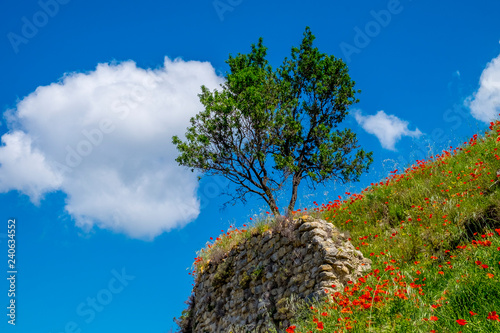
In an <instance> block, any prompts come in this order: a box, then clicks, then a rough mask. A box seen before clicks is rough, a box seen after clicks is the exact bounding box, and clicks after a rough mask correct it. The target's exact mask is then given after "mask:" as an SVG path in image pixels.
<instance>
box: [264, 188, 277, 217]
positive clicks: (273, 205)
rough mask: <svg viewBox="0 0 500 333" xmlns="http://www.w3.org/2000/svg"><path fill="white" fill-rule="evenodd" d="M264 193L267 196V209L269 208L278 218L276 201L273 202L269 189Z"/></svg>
mask: <svg viewBox="0 0 500 333" xmlns="http://www.w3.org/2000/svg"><path fill="white" fill-rule="evenodd" d="M264 191H265V193H266V195H267V203H268V204H269V208H271V212H272V213H273V214H274V216H276V217H278V216H280V211H279V209H278V206H277V205H276V200H274V196H273V193H272V192H271V190H270V189H269V188H266V189H265V190H264Z"/></svg>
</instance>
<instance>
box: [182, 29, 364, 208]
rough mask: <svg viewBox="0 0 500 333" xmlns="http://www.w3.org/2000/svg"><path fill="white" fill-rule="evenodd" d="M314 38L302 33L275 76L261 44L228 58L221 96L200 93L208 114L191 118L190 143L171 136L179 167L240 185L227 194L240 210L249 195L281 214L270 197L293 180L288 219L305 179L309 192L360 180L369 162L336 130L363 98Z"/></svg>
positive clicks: (352, 136) (350, 137)
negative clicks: (326, 184) (319, 186)
mask: <svg viewBox="0 0 500 333" xmlns="http://www.w3.org/2000/svg"><path fill="white" fill-rule="evenodd" d="M314 39H315V37H314V35H312V34H311V31H310V29H309V28H308V27H306V29H305V32H304V39H303V40H302V43H301V45H300V47H299V48H296V47H293V48H292V53H291V58H290V59H288V58H285V60H284V61H283V64H282V65H281V66H280V67H279V68H278V69H277V70H275V71H274V70H273V69H272V67H271V66H270V65H269V64H268V61H267V60H266V50H267V48H266V47H264V46H263V44H262V38H260V39H259V42H258V44H257V46H255V44H252V52H251V53H249V54H238V55H237V56H236V57H232V56H231V55H230V56H229V59H228V60H227V61H226V63H227V64H228V65H229V68H230V72H229V73H226V75H225V79H226V82H225V83H224V84H222V85H221V87H222V90H214V91H210V90H209V89H207V88H206V87H205V86H202V87H201V90H202V93H201V94H199V95H198V96H199V98H200V101H201V103H202V104H203V106H204V107H205V110H204V111H201V112H200V113H199V114H197V115H196V116H195V117H193V118H191V124H192V126H191V127H189V128H188V129H187V133H186V140H187V141H186V142H183V141H181V140H180V139H179V138H178V137H177V136H174V137H173V143H174V144H175V145H176V146H177V149H178V150H179V152H180V155H179V156H178V157H177V159H176V161H177V162H178V163H179V164H180V165H184V166H188V167H190V168H191V170H192V171H194V170H195V169H196V170H199V171H202V172H204V173H205V174H208V175H222V176H224V177H226V178H227V179H229V180H230V181H231V182H233V183H235V184H237V185H238V187H237V190H236V193H232V194H231V193H229V192H226V193H225V194H228V195H230V196H231V197H232V199H231V200H230V201H229V202H227V203H230V202H235V201H237V200H241V201H242V202H243V203H245V202H246V200H245V197H246V195H247V194H252V193H253V194H257V195H259V196H261V197H262V198H263V199H264V200H265V201H266V203H267V204H268V205H269V207H270V209H271V211H272V212H273V214H274V215H279V210H278V207H277V204H276V199H275V194H276V191H278V190H280V189H281V188H283V186H284V185H285V184H290V182H287V180H289V179H290V178H291V189H292V195H291V199H290V203H289V205H288V209H287V216H289V215H290V213H291V212H292V211H293V208H294V206H295V202H296V200H297V189H298V186H299V184H300V182H301V181H302V180H303V179H308V180H309V181H310V184H309V187H310V188H312V189H314V188H315V185H314V184H315V183H324V182H326V181H327V180H331V179H335V180H338V181H341V182H342V183H346V182H349V181H358V180H359V176H360V175H361V174H362V173H363V172H364V171H367V170H368V167H369V165H370V164H371V163H372V162H373V159H372V153H371V152H369V153H366V152H365V151H364V150H363V149H358V148H359V146H358V145H357V139H356V134H354V133H353V132H352V131H351V130H350V129H344V130H339V129H337V126H338V124H339V123H341V122H342V121H343V120H344V118H345V117H346V116H347V115H348V107H349V106H350V105H351V104H353V103H357V102H358V99H356V98H355V97H354V94H355V93H359V92H360V91H359V90H358V91H356V90H355V89H354V84H355V82H354V81H352V80H351V78H350V76H349V74H348V68H347V66H346V64H345V63H344V62H343V61H342V59H337V58H335V57H334V56H330V55H326V54H324V53H320V52H319V51H318V49H317V48H316V47H314V48H313V45H312V44H313V40H314ZM227 203H226V204H227Z"/></svg>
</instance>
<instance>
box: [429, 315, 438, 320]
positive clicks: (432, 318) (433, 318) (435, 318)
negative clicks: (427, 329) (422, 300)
mask: <svg viewBox="0 0 500 333" xmlns="http://www.w3.org/2000/svg"><path fill="white" fill-rule="evenodd" d="M429 319H430V320H432V321H437V320H438V317H436V316H431V317H430V318H429Z"/></svg>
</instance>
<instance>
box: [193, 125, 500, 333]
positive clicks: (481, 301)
mask: <svg viewBox="0 0 500 333" xmlns="http://www.w3.org/2000/svg"><path fill="white" fill-rule="evenodd" d="M498 132H500V122H497V123H496V124H495V125H492V126H490V131H488V132H486V133H485V134H484V135H483V136H477V135H475V136H474V137H473V138H471V139H470V140H469V141H468V142H465V143H464V144H463V145H461V146H460V147H458V148H455V149H452V148H450V149H449V150H448V151H445V152H443V153H441V154H438V155H435V156H431V157H429V158H428V159H427V160H425V161H417V163H416V164H415V165H413V166H411V167H409V168H407V169H406V170H398V171H394V172H393V173H391V174H390V176H388V177H387V178H385V179H384V180H382V181H381V182H379V183H377V184H372V185H371V186H370V187H369V188H367V189H365V190H363V191H362V192H361V193H360V194H350V193H346V194H347V195H348V196H349V197H348V199H346V200H343V201H340V200H335V201H330V202H328V203H323V204H321V205H319V204H318V205H317V206H316V207H314V208H311V209H309V210H307V212H308V215H314V216H318V217H321V218H323V219H325V220H327V221H329V222H331V223H333V224H334V225H335V226H336V227H337V228H339V229H340V230H343V231H345V230H348V231H349V232H350V235H351V242H352V243H353V245H354V246H355V247H356V248H357V249H359V250H360V251H361V252H362V253H363V255H364V256H365V257H367V258H370V259H372V261H373V264H372V271H371V272H370V273H369V274H367V275H366V276H365V277H364V278H362V279H360V280H359V281H353V283H352V284H350V285H348V286H347V287H346V288H345V290H344V292H342V293H337V294H335V295H330V296H329V297H328V298H327V299H326V300H322V301H321V302H318V303H315V304H312V305H311V304H309V305H308V306H307V308H306V307H302V309H301V311H299V312H298V314H297V317H296V320H295V321H294V322H293V326H295V327H293V326H292V327H290V328H289V330H288V331H289V332H304V333H305V332H317V331H320V330H321V327H323V331H325V332H433V330H434V331H435V332H464V333H465V332H500V321H498V320H495V318H496V317H495V315H494V314H495V313H493V311H497V312H499V313H500V283H499V279H500V182H497V179H500V178H498V177H497V170H499V169H500V156H499V155H500V142H499V141H497V140H498V139H497V138H498V137H499V136H498ZM295 213H296V214H298V215H300V214H303V213H304V211H302V210H298V211H297V212H295ZM273 223H274V222H273V221H272V219H270V218H266V219H260V220H258V221H257V222H256V223H255V224H254V225H252V226H247V228H246V229H243V230H239V229H234V228H232V229H231V230H230V231H228V232H227V233H225V234H224V235H221V236H220V237H218V239H217V240H216V241H215V242H212V243H210V244H207V247H206V248H205V249H203V250H201V251H200V252H199V257H198V258H197V260H196V262H195V266H196V268H195V270H194V271H193V274H194V275H195V278H196V275H197V274H199V273H200V272H202V271H203V269H204V267H205V266H206V264H207V262H209V261H215V262H217V261H218V260H220V259H221V258H222V257H223V256H224V254H225V253H227V252H228V251H229V250H230V249H231V248H232V247H234V246H236V245H237V244H238V243H239V242H241V241H242V240H243V239H244V238H246V237H249V235H252V234H255V233H262V232H266V230H268V229H272V228H273ZM495 229H497V230H495ZM471 312H472V313H473V315H472V314H471ZM488 317H489V318H490V319H488ZM457 320H458V322H457ZM460 320H465V322H466V323H465V324H464V325H460V324H459V322H460Z"/></svg>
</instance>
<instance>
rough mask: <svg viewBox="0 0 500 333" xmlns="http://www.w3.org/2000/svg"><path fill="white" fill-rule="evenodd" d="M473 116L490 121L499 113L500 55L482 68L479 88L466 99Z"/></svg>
mask: <svg viewBox="0 0 500 333" xmlns="http://www.w3.org/2000/svg"><path fill="white" fill-rule="evenodd" d="M466 104H468V106H469V107H470V110H471V114H472V116H473V117H474V118H476V119H478V120H481V121H484V122H490V121H492V120H493V119H497V118H498V113H500V55H499V56H498V57H496V58H495V59H493V60H492V61H491V62H490V63H489V64H488V65H487V66H486V68H485V69H484V70H483V73H482V74H481V78H480V79H479V89H478V90H477V92H475V93H474V95H473V96H472V97H471V98H469V99H468V100H467V101H466Z"/></svg>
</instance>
